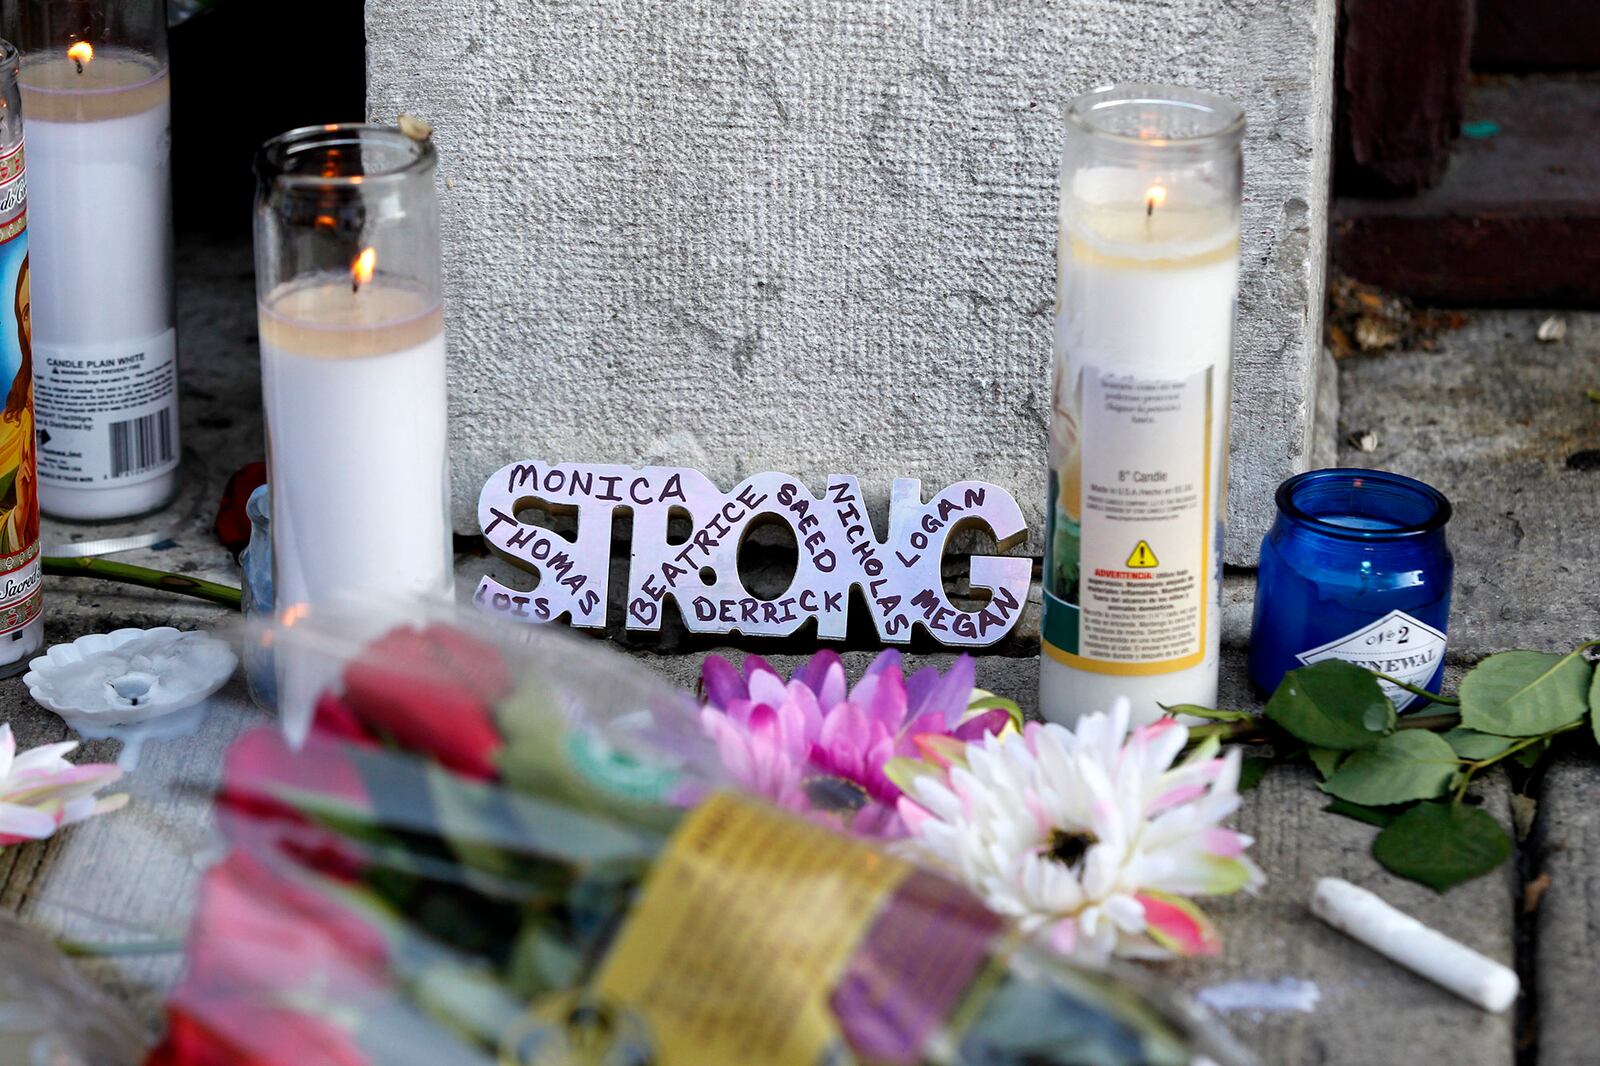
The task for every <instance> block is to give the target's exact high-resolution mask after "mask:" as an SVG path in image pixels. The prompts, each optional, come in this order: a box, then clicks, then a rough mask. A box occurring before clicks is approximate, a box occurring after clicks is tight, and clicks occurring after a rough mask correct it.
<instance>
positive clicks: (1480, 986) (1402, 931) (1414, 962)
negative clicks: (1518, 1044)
mask: <svg viewBox="0 0 1600 1066" xmlns="http://www.w3.org/2000/svg"><path fill="white" fill-rule="evenodd" d="M1311 913H1312V914H1315V915H1316V916H1317V917H1318V918H1321V919H1322V920H1323V921H1325V922H1327V923H1328V924H1329V925H1331V926H1333V927H1334V928H1335V929H1337V930H1339V931H1340V932H1341V933H1345V934H1348V935H1349V936H1352V937H1354V938H1355V939H1357V940H1359V941H1361V942H1362V943H1363V944H1365V945H1367V946H1368V947H1369V948H1371V949H1372V950H1374V951H1376V952H1379V953H1380V954H1383V955H1387V956H1388V957H1389V958H1391V959H1393V960H1394V961H1395V962H1398V963H1399V964H1400V965H1401V966H1404V967H1405V968H1406V969H1408V970H1410V971H1411V972H1413V973H1416V974H1420V975H1421V976H1423V977H1426V978H1427V979H1428V980H1430V981H1432V982H1434V983H1435V984H1438V985H1440V986H1442V987H1444V988H1447V989H1449V990H1450V991H1451V992H1454V993H1455V994H1456V995H1458V996H1460V997H1461V998H1462V999H1465V1000H1467V1001H1468V1002H1469V1003H1474V1004H1476V1005H1477V1006H1479V1007H1482V1008H1483V1009H1484V1010H1486V1011H1490V1012H1491V1013H1495V1014H1498V1013H1499V1012H1500V1011H1503V1010H1505V1009H1506V1008H1508V1007H1510V1006H1511V1004H1513V1003H1515V1002H1516V1001H1517V993H1518V992H1519V991H1520V990H1521V987H1522V986H1521V982H1520V981H1519V980H1518V979H1517V975H1516V973H1515V971H1513V970H1511V969H1510V968H1509V967H1507V966H1502V965H1501V964H1500V963H1498V962H1495V961H1494V960H1493V959H1491V958H1488V957H1487V956H1485V955H1482V954H1479V953H1478V952H1476V951H1473V950H1472V949H1471V948H1469V947H1467V946H1466V945H1465V944H1462V943H1460V942H1459V941H1455V940H1451V939H1450V938H1449V937H1447V936H1445V935H1444V934H1443V933H1441V932H1439V931H1438V930H1436V929H1430V928H1428V927H1427V926H1425V925H1423V924H1422V923H1421V922H1419V921H1417V920H1416V919H1415V918H1413V917H1411V916H1410V915H1409V914H1406V913H1405V912H1403V911H1399V910H1396V909H1395V908H1394V907H1391V906H1390V905H1389V904H1388V903H1386V902H1384V901H1383V900H1382V899H1380V898H1379V897H1378V896H1375V895H1373V894H1372V893H1371V892H1368V891H1367V890H1366V889H1364V888H1358V887H1357V886H1355V885H1352V884H1351V883H1350V882H1348V881H1341V880H1340V879H1338V878H1336V877H1324V878H1322V879H1321V880H1319V881H1318V882H1317V887H1316V890H1315V891H1314V892H1313V894H1312V896H1311Z"/></svg>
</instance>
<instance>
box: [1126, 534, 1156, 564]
mask: <svg viewBox="0 0 1600 1066" xmlns="http://www.w3.org/2000/svg"><path fill="white" fill-rule="evenodd" d="M1160 565H1161V560H1159V559H1157V558H1156V553H1155V552H1153V551H1151V550H1150V542H1149V541H1147V540H1141V541H1140V542H1139V545H1138V547H1136V548H1134V549H1133V554H1132V555H1130V556H1128V567H1129V569H1132V570H1150V569H1153V568H1155V567H1157V566H1160Z"/></svg>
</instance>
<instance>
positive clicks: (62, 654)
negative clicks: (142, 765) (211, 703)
mask: <svg viewBox="0 0 1600 1066" xmlns="http://www.w3.org/2000/svg"><path fill="white" fill-rule="evenodd" d="M238 663H239V658H238V656H237V655H235V654H234V652H233V649H232V648H231V647H229V646H228V645H227V643H225V642H224V641H221V640H218V639H217V638H216V637H213V636H212V635H211V634H209V633H200V632H194V633H184V632H180V631H179V630H176V629H173V628H172V627H171V626H162V627H161V628H159V629H119V630H116V631H115V632H112V633H91V634H89V635H88V636H83V637H79V638H78V639H77V640H75V641H73V642H72V643H70V644H57V645H55V646H54V647H52V648H51V649H50V650H49V651H48V652H46V653H45V654H44V655H41V656H39V657H38V658H37V659H34V660H33V661H32V662H31V663H29V664H28V672H27V674H25V675H24V676H23V678H22V680H23V683H24V684H26V685H27V686H28V692H29V694H30V695H32V696H33V698H34V700H35V701H37V702H38V703H39V704H40V705H41V706H43V707H46V708H48V709H49V710H51V711H54V712H55V713H56V714H58V715H60V716H61V718H62V720H63V721H65V722H66V723H67V725H69V726H71V727H72V728H73V729H75V730H77V731H78V732H79V733H80V734H82V735H83V736H86V737H112V738H115V739H119V740H121V741H123V744H124V748H123V754H122V757H121V758H120V759H119V760H118V763H119V764H120V765H124V766H125V767H126V766H128V765H131V764H132V763H133V762H136V761H137V759H138V749H139V745H140V744H141V743H142V742H143V741H145V740H153V739H161V738H164V737H167V736H176V735H179V734H182V733H187V732H189V731H191V730H193V729H194V728H195V726H197V725H198V724H199V720H200V717H201V716H202V711H203V709H202V708H201V706H200V705H201V704H202V703H204V702H205V700H206V699H208V698H209V697H210V696H212V695H213V694H214V693H216V691H217V690H218V689H220V688H221V687H222V686H223V685H225V684H227V682H228V678H230V677H231V676H233V671H234V668H235V667H236V666H238ZM181 712H188V713H181ZM158 723H159V724H158Z"/></svg>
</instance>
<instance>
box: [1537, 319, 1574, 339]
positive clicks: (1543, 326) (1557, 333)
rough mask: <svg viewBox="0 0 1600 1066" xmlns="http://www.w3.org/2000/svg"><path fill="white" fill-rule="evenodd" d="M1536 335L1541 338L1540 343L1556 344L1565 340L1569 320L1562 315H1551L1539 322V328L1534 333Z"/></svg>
mask: <svg viewBox="0 0 1600 1066" xmlns="http://www.w3.org/2000/svg"><path fill="white" fill-rule="evenodd" d="M1534 336H1535V337H1537V338H1539V341H1540V343H1543V344H1555V343H1556V342H1558V341H1561V340H1564V339H1565V338H1566V336H1567V320H1566V319H1564V318H1562V317H1561V316H1560V315H1551V316H1550V317H1549V318H1547V319H1545V320H1544V321H1543V322H1541V323H1539V328H1538V330H1537V331H1536V332H1535V333H1534Z"/></svg>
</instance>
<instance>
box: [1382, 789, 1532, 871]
mask: <svg viewBox="0 0 1600 1066" xmlns="http://www.w3.org/2000/svg"><path fill="white" fill-rule="evenodd" d="M1372 855H1373V857H1374V858H1376V859H1377V860H1378V861H1379V862H1380V863H1382V864H1383V865H1384V868H1385V869H1387V870H1388V871H1389V872H1390V873H1392V874H1396V875H1398V876H1400V877H1404V878H1407V879H1409V880H1412V881H1418V882H1420V883H1422V884H1424V885H1427V886H1428V887H1429V888H1431V889H1433V890H1434V891H1435V892H1443V891H1445V890H1446V889H1448V888H1450V887H1451V886H1452V885H1458V884H1460V883H1461V882H1462V881H1470V880H1471V879H1472V878H1474V877H1482V876H1483V875H1484V874H1486V873H1488V872H1489V871H1490V870H1493V869H1494V868H1495V867H1497V866H1499V865H1500V864H1501V863H1503V862H1505V861H1506V859H1508V858H1510V857H1511V838H1510V837H1509V836H1507V835H1506V831H1505V830H1504V829H1501V828H1500V824H1499V823H1498V822H1496V821H1495V820H1494V819H1493V818H1491V817H1490V816H1489V814H1488V813H1487V812H1485V811H1483V810H1480V809H1479V808H1477V807H1462V806H1458V805H1456V804H1451V803H1419V804H1417V805H1416V806H1415V807H1413V808H1411V809H1410V810H1409V811H1406V812H1405V813H1404V814H1402V815H1401V816H1400V817H1398V818H1396V819H1395V820H1394V822H1393V824H1391V825H1390V826H1389V827H1388V828H1387V829H1385V830H1384V831H1383V832H1381V833H1379V834H1378V837H1377V839H1376V840H1374V841H1373V842H1372Z"/></svg>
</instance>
